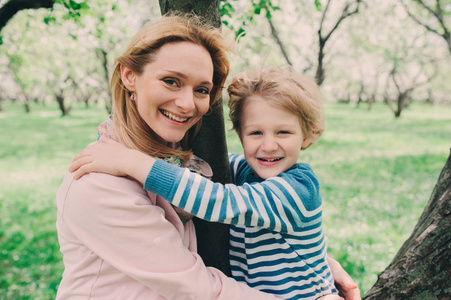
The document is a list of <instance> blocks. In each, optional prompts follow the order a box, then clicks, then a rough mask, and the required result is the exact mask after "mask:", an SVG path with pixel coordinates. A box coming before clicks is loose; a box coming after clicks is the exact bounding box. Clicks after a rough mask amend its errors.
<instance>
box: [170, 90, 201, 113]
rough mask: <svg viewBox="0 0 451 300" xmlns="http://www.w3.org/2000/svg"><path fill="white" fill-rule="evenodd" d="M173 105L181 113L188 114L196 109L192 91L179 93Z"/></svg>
mask: <svg viewBox="0 0 451 300" xmlns="http://www.w3.org/2000/svg"><path fill="white" fill-rule="evenodd" d="M175 105H176V106H177V107H178V108H180V110H182V111H183V112H189V111H192V110H193V109H195V108H196V105H195V104H194V94H193V92H192V91H185V92H183V93H180V94H179V95H178V97H177V99H176V100H175Z"/></svg>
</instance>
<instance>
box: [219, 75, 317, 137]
mask: <svg viewBox="0 0 451 300" xmlns="http://www.w3.org/2000/svg"><path fill="white" fill-rule="evenodd" d="M227 92H228V93H229V101H228V105H229V108H230V119H231V121H232V123H233V129H234V130H235V131H236V133H237V134H238V135H239V136H241V116H242V113H243V112H242V110H243V107H244V103H245V102H246V99H248V98H249V97H251V96H254V95H256V96H260V97H262V98H263V99H264V100H265V101H267V102H268V103H269V104H271V105H274V106H277V107H280V108H282V109H285V110H287V111H289V112H291V113H293V114H295V115H297V116H298V117H299V122H300V124H301V129H302V134H303V135H304V138H307V139H308V140H309V141H310V144H313V143H315V142H316V141H317V140H318V139H319V138H320V136H321V135H322V133H323V131H324V128H325V122H324V112H323V104H322V100H321V96H320V92H319V87H318V85H317V84H316V83H315V82H314V81H313V80H312V79H310V78H307V77H305V76H303V75H301V74H299V73H296V72H294V71H293V70H291V69H280V68H272V69H262V70H251V71H245V72H242V73H238V74H236V75H235V76H234V77H233V79H232V82H231V83H230V85H229V87H228V88H227Z"/></svg>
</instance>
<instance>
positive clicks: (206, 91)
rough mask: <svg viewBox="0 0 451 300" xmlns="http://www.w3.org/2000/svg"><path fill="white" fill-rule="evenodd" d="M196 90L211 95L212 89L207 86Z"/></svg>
mask: <svg viewBox="0 0 451 300" xmlns="http://www.w3.org/2000/svg"><path fill="white" fill-rule="evenodd" d="M196 92H198V93H201V94H205V95H209V94H210V90H209V89H206V88H200V89H197V90H196Z"/></svg>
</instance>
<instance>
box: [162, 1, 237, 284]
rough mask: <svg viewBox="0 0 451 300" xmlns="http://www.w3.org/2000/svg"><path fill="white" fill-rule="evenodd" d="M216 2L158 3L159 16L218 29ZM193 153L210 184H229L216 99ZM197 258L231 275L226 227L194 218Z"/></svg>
mask: <svg viewBox="0 0 451 300" xmlns="http://www.w3.org/2000/svg"><path fill="white" fill-rule="evenodd" d="M218 1H219V0H202V1H199V0H178V1H177V0H172V1H171V0H160V10H161V14H163V15H164V14H166V13H168V12H170V11H180V12H183V13H190V12H194V13H195V14H196V15H198V16H200V17H202V18H204V19H205V20H206V21H208V22H210V23H211V24H212V25H213V26H215V27H217V28H219V27H220V26H221V19H220V15H219V2H218ZM190 146H191V148H192V149H193V151H194V153H195V154H196V155H197V156H199V157H201V158H202V159H204V160H205V161H207V162H208V163H209V164H210V165H211V167H212V169H213V173H214V175H213V181H215V182H221V183H228V182H231V177H230V176H231V175H230V165H229V159H228V155H227V145H226V138H225V130H224V112H223V102H222V99H219V100H218V101H217V102H216V103H215V105H213V106H212V108H211V112H210V113H207V114H206V115H205V116H204V117H203V119H202V127H201V129H200V131H199V133H198V134H197V136H196V137H195V139H194V140H193V142H192V143H191V145H190ZM194 223H195V225H196V234H197V246H198V252H199V255H200V256H201V257H202V259H203V260H204V262H205V264H206V265H207V266H212V267H215V268H218V269H220V270H221V271H222V272H224V273H225V274H226V275H229V276H230V275H231V272H230V264H229V240H230V236H229V226H228V225H225V224H219V223H211V222H206V221H203V220H200V219H197V218H195V220H194Z"/></svg>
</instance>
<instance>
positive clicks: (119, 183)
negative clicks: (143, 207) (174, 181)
mask: <svg viewBox="0 0 451 300" xmlns="http://www.w3.org/2000/svg"><path fill="white" fill-rule="evenodd" d="M56 201H57V206H58V207H74V208H76V207H79V208H80V209H82V208H84V209H86V210H89V209H104V208H106V207H111V206H115V205H118V204H120V205H128V204H130V202H134V203H136V202H138V203H141V204H150V202H149V198H148V195H147V192H146V191H145V190H144V189H143V187H142V186H141V184H140V183H139V182H138V181H136V180H134V179H132V178H130V177H119V176H112V175H108V174H103V173H90V174H87V175H84V176H83V177H82V178H80V179H78V180H74V178H73V174H72V173H69V172H68V173H67V174H66V175H65V177H64V179H63V182H62V184H61V185H60V187H59V189H58V192H57V195H56ZM72 204H73V206H72Z"/></svg>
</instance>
